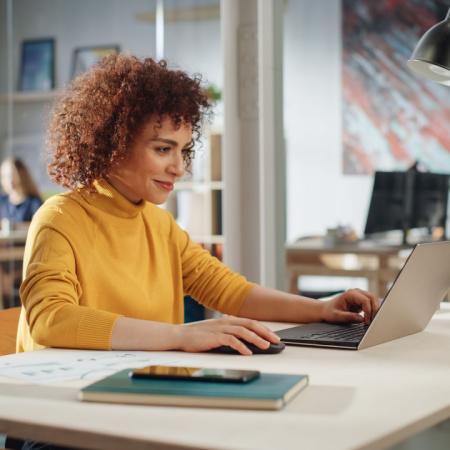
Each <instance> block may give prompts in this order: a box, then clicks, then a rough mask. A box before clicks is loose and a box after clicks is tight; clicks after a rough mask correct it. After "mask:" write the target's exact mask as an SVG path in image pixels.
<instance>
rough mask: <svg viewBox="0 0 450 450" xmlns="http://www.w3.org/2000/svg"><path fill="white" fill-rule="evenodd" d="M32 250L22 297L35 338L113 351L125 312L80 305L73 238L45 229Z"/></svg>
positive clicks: (50, 344) (59, 344)
mask: <svg viewBox="0 0 450 450" xmlns="http://www.w3.org/2000/svg"><path fill="white" fill-rule="evenodd" d="M29 238H30V236H29ZM27 244H28V243H27ZM28 252H29V255H26V258H27V257H28V264H27V269H26V276H25V279H24V281H23V283H22V285H21V288H20V295H21V298H22V302H23V305H24V309H25V312H26V321H27V323H28V325H29V331H30V335H31V337H32V339H33V340H34V341H35V342H36V343H37V344H39V345H42V346H44V347H65V348H89V349H99V350H110V338H111V334H112V329H113V327H114V323H115V321H116V320H117V319H118V318H119V317H120V315H118V314H114V313H111V312H107V311H102V310H98V309H93V308H89V307H85V306H81V305H80V304H79V299H80V297H81V295H82V290H81V286H80V283H79V282H78V279H77V276H76V262H75V258H74V253H73V249H72V248H71V246H70V243H69V242H68V241H67V239H65V238H64V236H62V235H61V234H60V233H59V232H58V231H56V230H54V229H52V228H43V229H41V230H40V231H39V232H38V233H36V235H34V236H31V243H30V248H29V249H28ZM21 326H22V324H19V331H20V327H21ZM19 334H20V333H19Z"/></svg>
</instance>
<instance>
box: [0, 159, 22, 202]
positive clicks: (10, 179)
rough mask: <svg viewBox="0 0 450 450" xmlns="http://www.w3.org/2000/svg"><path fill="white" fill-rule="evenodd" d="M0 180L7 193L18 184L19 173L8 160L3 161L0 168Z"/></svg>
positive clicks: (13, 189) (12, 190)
mask: <svg viewBox="0 0 450 450" xmlns="http://www.w3.org/2000/svg"><path fill="white" fill-rule="evenodd" d="M0 180H1V184H2V188H3V190H4V191H5V193H6V194H8V195H10V194H11V193H12V192H14V191H15V190H16V189H18V188H19V186H20V180H19V174H18V173H17V170H16V168H15V167H14V166H13V165H12V164H11V163H10V162H9V161H5V162H4V163H3V164H2V166H1V168H0Z"/></svg>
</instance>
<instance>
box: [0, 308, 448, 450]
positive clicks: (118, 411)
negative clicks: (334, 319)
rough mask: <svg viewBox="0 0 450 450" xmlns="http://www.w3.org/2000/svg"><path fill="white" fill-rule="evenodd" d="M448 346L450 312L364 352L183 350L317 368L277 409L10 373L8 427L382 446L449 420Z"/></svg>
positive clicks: (4, 388) (96, 440)
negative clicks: (161, 403) (99, 389)
mask: <svg viewBox="0 0 450 450" xmlns="http://www.w3.org/2000/svg"><path fill="white" fill-rule="evenodd" d="M445 308H447V307H445ZM271 325H272V327H273V329H278V328H284V327H285V326H286V324H282V325H280V324H271ZM449 349H450V310H449V309H445V310H439V311H438V312H437V313H436V315H435V317H434V318H433V320H432V322H431V323H430V325H429V327H428V328H427V329H426V330H425V331H424V332H422V333H419V334H416V335H413V336H409V337H406V338H402V339H399V340H397V341H393V342H390V343H386V344H382V345H379V346H376V347H372V348H369V349H366V350H362V351H346V350H331V349H314V348H307V347H288V348H286V350H285V351H284V352H282V353H281V354H279V355H256V356H252V357H241V356H233V355H214V354H195V355H192V354H183V353H177V356H179V357H180V358H186V359H195V360H198V361H201V363H202V364H204V365H205V366H210V367H211V366H219V367H227V368H256V369H260V370H263V371H267V372H269V371H272V372H283V373H307V374H309V376H310V385H309V386H308V387H307V388H306V389H305V390H304V391H302V392H301V393H300V394H299V395H298V396H297V397H295V398H294V399H293V400H292V401H291V403H289V404H288V405H287V406H286V407H285V408H284V409H282V410H280V411H274V412H273V411H272V412H267V411H239V410H221V409H202V408H181V407H180V408H173V407H153V406H132V405H111V404H101V403H82V402H80V401H78V400H77V399H76V395H77V390H78V388H79V387H81V386H84V385H85V384H88V383H87V382H86V381H84V382H83V381H76V382H65V383H61V384H59V385H54V386H34V385H26V384H24V383H22V382H19V381H16V380H13V379H10V378H6V377H2V378H0V433H4V434H10V435H16V436H18V437H22V438H32V439H35V440H41V441H44V442H54V443H57V444H66V445H69V444H71V445H74V446H77V447H80V448H83V447H84V448H98V449H124V448H133V449H144V448H146V449H148V448H149V447H150V444H151V448H152V449H180V448H191V449H192V448H196V449H258V450H260V449H270V450H273V449H283V448H285V449H293V448H295V449H297V448H301V449H303V450H309V449H318V450H323V449H331V448H332V449H333V450H339V449H346V450H347V449H364V450H370V449H382V448H386V447H387V446H390V445H393V444H395V443H397V442H400V441H402V440H403V439H405V438H407V437H409V436H411V435H413V434H415V433H418V432H420V431H422V430H424V429H426V428H429V427H431V426H433V425H435V424H436V423H439V422H440V421H442V420H445V419H447V418H448V417H450V351H449ZM89 382H91V381H89Z"/></svg>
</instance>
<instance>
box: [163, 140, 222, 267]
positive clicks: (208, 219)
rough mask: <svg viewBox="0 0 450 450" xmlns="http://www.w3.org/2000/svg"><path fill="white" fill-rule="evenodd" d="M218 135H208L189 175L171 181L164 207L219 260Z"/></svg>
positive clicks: (220, 215)
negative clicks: (169, 191)
mask: <svg viewBox="0 0 450 450" xmlns="http://www.w3.org/2000/svg"><path fill="white" fill-rule="evenodd" d="M221 144H222V134H221V132H220V131H215V132H213V133H211V134H210V136H209V139H208V145H205V148H204V151H203V153H202V155H201V156H200V158H204V160H203V161H201V162H202V164H195V163H194V164H193V170H192V175H186V176H185V177H184V179H183V180H180V181H179V182H177V183H176V184H175V189H174V190H173V192H172V193H171V195H170V197H169V200H168V201H167V203H166V205H165V208H166V209H167V210H169V211H170V212H171V213H172V215H173V216H174V217H175V219H176V220H177V222H178V224H179V225H180V226H181V228H183V229H184V230H186V231H187V232H188V233H189V235H190V237H191V239H192V240H193V241H194V242H196V243H198V244H200V245H202V246H203V247H204V248H206V249H207V250H209V251H210V252H211V253H212V254H213V255H214V256H217V257H218V258H219V259H222V250H223V245H224V244H225V238H224V236H223V232H222V195H223V191H224V188H225V183H224V181H223V180H222V161H221V158H222V151H221Z"/></svg>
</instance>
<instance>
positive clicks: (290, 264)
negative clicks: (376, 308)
mask: <svg viewBox="0 0 450 450" xmlns="http://www.w3.org/2000/svg"><path fill="white" fill-rule="evenodd" d="M412 248H413V246H412V245H380V244H377V243H375V242H369V241H367V242H365V241H363V242H358V243H349V244H337V245H335V246H328V245H326V242H325V240H324V239H321V238H313V239H303V240H300V241H297V242H295V243H292V244H287V245H286V290H287V291H288V292H290V293H293V294H298V293H299V289H298V278H299V277H300V276H302V275H303V276H305V275H313V276H329V277H334V276H338V277H361V278H367V280H368V283H369V287H368V289H369V291H370V292H372V293H374V294H375V295H377V296H378V297H384V296H385V295H386V293H387V291H388V289H389V285H390V284H391V283H392V282H393V281H394V280H395V277H396V276H397V274H398V272H399V271H400V269H401V267H402V266H403V264H404V263H405V261H406V258H407V256H408V254H409V253H410V251H411V250H412Z"/></svg>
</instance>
